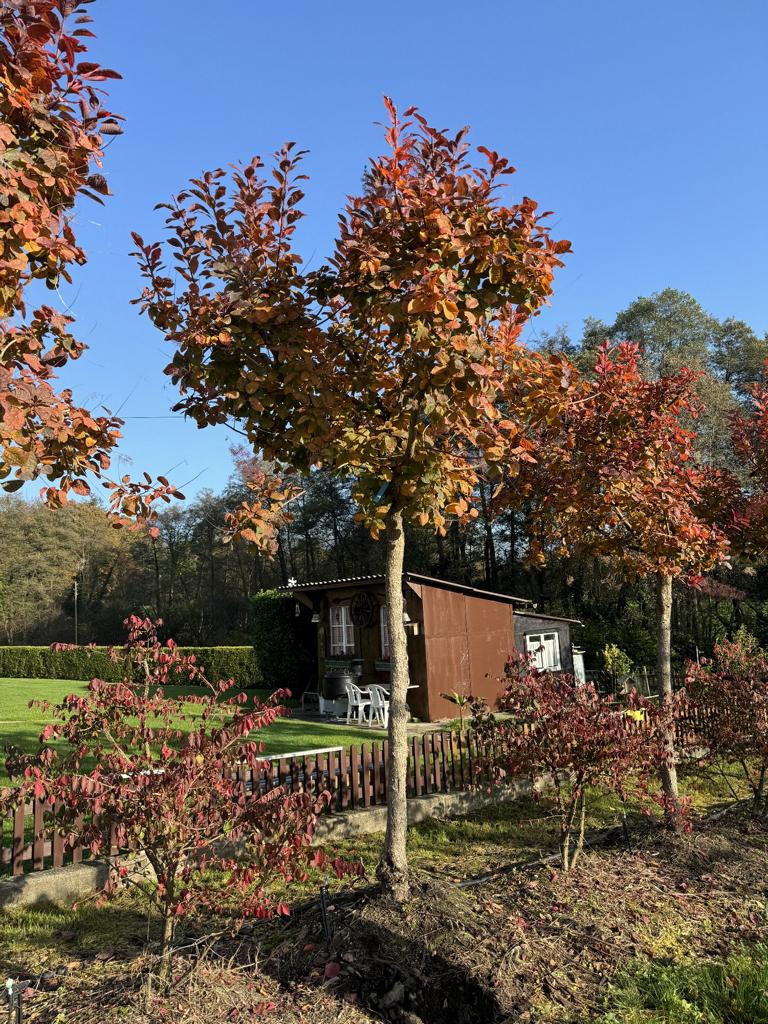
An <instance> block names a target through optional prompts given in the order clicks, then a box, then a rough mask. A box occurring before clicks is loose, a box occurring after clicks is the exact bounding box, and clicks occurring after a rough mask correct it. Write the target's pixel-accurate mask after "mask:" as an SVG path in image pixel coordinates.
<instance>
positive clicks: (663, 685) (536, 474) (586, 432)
mask: <svg viewBox="0 0 768 1024" xmlns="http://www.w3.org/2000/svg"><path fill="white" fill-rule="evenodd" d="M639 357H640V352H639V348H638V346H637V345H635V344H632V343H629V342H623V343H621V344H619V345H616V346H611V345H610V344H609V343H605V344H604V345H603V346H601V348H600V349H599V351H598V354H597V358H596V361H595V364H594V367H593V371H592V373H591V374H590V375H589V376H585V377H584V378H583V379H582V380H581V381H580V383H579V384H578V385H577V386H576V387H575V390H574V398H573V401H572V402H571V404H570V406H569V407H568V408H567V409H566V410H565V412H564V413H563V414H562V415H558V416H556V417H553V418H552V419H550V420H549V421H545V422H543V423H542V425H541V427H540V429H539V435H538V441H539V447H538V449H537V451H538V455H539V461H538V463H536V464H531V465H529V466H527V467H525V470H524V478H523V479H522V480H521V481H519V482H518V484H517V486H516V488H515V493H514V494H512V495H510V496H509V497H510V500H518V499H519V494H520V491H521V490H522V493H523V494H524V495H525V496H526V498H527V500H528V502H529V503H530V508H531V519H532V521H533V523H534V524H535V527H536V531H537V532H536V533H535V534H534V537H533V538H532V542H531V557H532V560H533V561H534V562H536V561H539V562H543V561H544V560H545V559H546V557H547V555H549V554H557V555H563V556H571V555H576V554H579V553H587V554H589V555H591V556H593V557H596V558H599V559H603V560H606V561H608V562H610V563H612V564H613V565H614V566H618V567H619V569H620V570H621V572H622V573H623V574H624V575H625V576H626V577H628V578H630V579H638V578H642V577H646V576H650V577H653V578H654V579H655V586H656V642H657V675H658V688H659V693H660V694H661V696H662V700H663V702H664V703H665V704H667V705H669V704H670V703H671V699H672V667H671V617H672V584H673V580H675V579H684V580H689V581H693V582H694V583H695V582H696V577H697V576H699V575H700V574H702V573H703V572H705V571H708V570H709V569H711V568H712V567H714V566H715V565H717V564H718V563H720V562H722V561H723V560H724V559H725V558H726V555H727V550H728V544H727V541H726V539H725V536H724V534H723V532H722V530H720V529H719V528H718V527H716V526H714V525H712V524H711V523H710V522H709V521H708V520H707V518H705V516H704V514H703V512H702V511H701V510H700V505H701V501H702V490H703V488H704V485H705V483H706V478H705V475H704V474H703V472H702V471H701V470H699V469H697V468H696V467H695V466H694V465H693V462H692V448H693V442H694V435H693V433H692V432H691V431H690V430H687V429H685V427H684V426H683V424H682V419H683V417H684V416H688V417H695V416H696V414H697V412H698V403H697V401H696V398H695V394H694V387H695V383H696V375H695V373H694V372H692V371H690V370H687V369H681V370H679V371H678V372H677V373H675V374H672V375H668V376H663V377H659V378H657V379H654V380H649V379H646V378H645V377H644V376H643V375H642V373H641V371H640V365H639ZM662 784H663V789H664V792H665V794H666V795H667V797H668V800H669V801H670V808H671V809H672V810H673V809H674V807H675V806H676V805H677V800H678V790H677V774H676V769H675V761H674V737H673V734H672V732H671V730H670V731H669V732H668V734H667V758H666V763H665V764H664V765H663V767H662Z"/></svg>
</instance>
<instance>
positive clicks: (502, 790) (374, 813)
mask: <svg viewBox="0 0 768 1024" xmlns="http://www.w3.org/2000/svg"><path fill="white" fill-rule="evenodd" d="M538 786H539V784H538V783H537V788H538ZM530 792H531V784H530V783H529V782H524V781H514V782H509V783H506V784H505V785H503V786H498V787H496V788H495V789H494V790H493V792H491V793H488V792H484V791H480V790H474V791H469V792H467V791H463V790H462V791H459V792H455V793H430V794H429V795H426V796H420V797H411V798H410V799H409V800H408V824H409V825H416V824H418V823H419V822H420V821H426V820H427V818H450V817H462V816H464V815H466V814H471V813H472V812H473V811H477V810H480V809H482V808H484V807H490V806H492V805H493V804H498V803H504V802H508V801H514V800H517V799H519V798H520V797H521V796H525V795H527V794H528V793H530ZM386 827H387V808H386V807H385V806H384V805H382V806H380V807H367V808H365V809H364V810H355V811H345V812H342V813H337V814H323V815H321V816H320V818H319V819H318V823H317V831H316V837H317V839H318V841H320V842H322V841H324V840H330V839H351V838H353V837H354V836H361V835H368V834H370V833H373V832H383V831H384V830H385V829H386ZM129 863H130V865H131V872H132V873H134V874H135V875H136V876H138V875H141V874H144V873H145V872H146V870H147V867H146V860H145V859H144V857H142V856H134V857H131V858H130V861H129ZM109 871H110V865H109V864H108V863H107V862H106V861H103V860H93V861H89V862H88V863H86V864H70V865H69V866H67V867H63V868H49V869H48V870H47V871H33V872H30V873H29V874H26V875H17V876H16V877H15V878H6V879H2V880H0V907H2V908H4V909H7V910H10V909H13V908H16V907H19V908H21V907H30V906H35V905H42V904H45V903H58V904H61V905H63V906H67V905H71V904H73V903H77V902H78V901H79V900H83V899H85V898H87V897H88V896H92V895H93V894H94V893H95V892H98V891H99V890H100V889H103V888H104V886H105V884H106V882H107V880H108V878H109Z"/></svg>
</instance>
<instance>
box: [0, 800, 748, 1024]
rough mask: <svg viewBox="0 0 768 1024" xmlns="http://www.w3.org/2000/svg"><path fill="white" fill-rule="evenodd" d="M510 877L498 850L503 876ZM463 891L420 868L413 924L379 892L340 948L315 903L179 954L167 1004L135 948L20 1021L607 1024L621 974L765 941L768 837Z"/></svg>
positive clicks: (650, 852)
mask: <svg viewBox="0 0 768 1024" xmlns="http://www.w3.org/2000/svg"><path fill="white" fill-rule="evenodd" d="M507 852H508V858H507V862H508V861H512V860H515V859H516V858H518V857H519V851H518V852H517V854H516V852H515V851H514V850H509V851H507ZM486 859H487V858H486ZM504 865H505V860H504V856H503V850H498V849H497V850H496V859H495V864H492V865H491V867H492V868H493V867H495V868H497V869H498V868H500V867H502V866H504ZM465 874H466V872H465V871H464V870H463V867H462V864H461V863H457V862H456V861H452V860H451V858H450V857H445V858H443V863H441V864H440V865H438V866H435V865H434V864H429V865H428V869H424V868H422V869H418V868H417V869H416V870H415V871H414V878H413V891H412V900H411V902H410V903H409V904H408V906H407V908H406V909H405V910H404V911H403V910H401V909H400V908H399V907H397V906H395V905H393V904H392V903H390V902H388V901H387V900H385V899H383V898H382V897H381V896H379V895H378V894H377V893H376V891H375V889H374V888H373V887H371V886H365V885H363V886H362V887H360V888H357V889H352V890H351V891H347V892H341V893H337V894H336V895H335V896H334V897H333V900H334V903H333V904H332V907H333V909H332V910H331V912H330V915H329V917H330V920H331V926H332V931H333V934H332V939H331V941H330V942H327V941H326V940H325V938H324V934H323V928H322V923H321V917H320V912H319V907H318V906H317V904H316V903H314V904H311V905H309V906H307V907H305V908H304V909H299V910H297V911H296V912H295V913H294V914H293V916H292V917H291V919H289V920H288V921H285V920H281V921H274V922H268V923H267V924H264V925H257V926H254V927H252V928H246V929H244V930H243V931H242V932H241V933H240V934H239V935H238V936H235V937H233V936H226V937H223V938H222V939H220V940H219V941H218V942H217V943H216V945H215V946H214V948H212V949H210V950H208V951H206V952H205V953H204V954H201V948H200V947H199V946H197V947H194V948H190V949H188V950H186V951H185V950H180V951H179V954H178V956H177V960H176V978H177V981H176V984H175V988H174V991H173V992H172V993H171V995H170V996H164V997H161V996H160V995H158V994H157V993H156V992H152V991H151V990H150V991H148V990H147V985H146V981H147V977H148V976H149V974H150V972H151V958H149V957H147V956H146V955H137V954H136V952H135V951H134V952H131V950H130V948H128V949H123V950H121V951H119V952H114V953H110V951H107V952H106V955H105V953H104V952H103V951H102V952H101V953H99V954H98V956H96V955H91V956H90V957H89V958H84V959H82V960H80V961H78V960H74V961H71V960H70V966H69V969H68V970H67V971H66V972H65V975H64V976H63V977H59V976H58V975H56V973H55V970H54V974H53V977H52V978H50V979H48V982H47V983H45V984H42V983H41V984H40V988H41V989H45V988H46V987H47V988H48V989H49V991H47V992H44V991H39V992H37V993H35V994H33V993H32V992H30V993H29V998H28V999H27V1000H26V1001H25V1007H26V1016H25V1020H27V1021H31V1022H40V1024H54V1022H56V1024H70V1022H73V1024H74V1022H77V1024H91V1022H93V1024H96V1022H99V1024H113V1022H114V1024H117V1022H118V1021H131V1022H133V1021H136V1022H146V1024H161V1022H167V1021H174V1022H185V1024H214V1022H216V1024H220V1022H228V1021H253V1020H259V1019H262V1018H263V1019H265V1020H268V1021H270V1022H272V1024H298V1022H302V1024H329V1022H331V1021H333V1022H347V1024H362V1022H370V1021H391V1022H394V1024H493V1022H512V1021H520V1022H531V1024H536V1022H541V1024H566V1022H568V1024H576V1022H582V1021H593V1020H598V1019H599V1018H600V1016H601V1014H602V1007H603V1005H604V1000H605V995H606V991H607V988H608V985H609V983H610V981H611V978H612V977H613V976H614V975H615V973H616V971H617V970H618V969H620V968H621V967H623V966H626V965H627V964H630V963H632V962H635V961H639V960H655V961H657V962H658V961H668V962H677V963H679V962H685V961H686V959H690V960H692V961H693V960H697V961H700V960H706V959H710V958H712V959H720V958H722V957H723V956H724V955H725V954H726V953H727V952H728V951H729V950H730V949H732V948H734V947H735V946H737V945H739V944H741V943H745V942H746V943H749V942H752V941H756V940H758V939H764V938H766V937H768V916H767V915H766V894H767V891H766V886H767V885H768V826H766V824H764V823H756V822H754V821H752V820H751V819H750V818H749V816H748V814H747V813H746V811H745V810H744V808H741V807H739V808H734V809H733V810H731V811H730V812H729V813H726V814H724V815H722V816H720V817H719V818H717V819H716V820H711V821H705V822H702V823H700V824H699V825H698V827H697V828H696V830H695V831H694V833H693V834H692V835H690V836H683V837H680V836H675V835H672V834H670V833H668V832H667V831H665V830H664V829H662V828H661V827H659V826H658V825H654V824H652V823H647V824H646V825H645V826H644V827H643V828H642V829H639V828H635V830H634V833H633V839H632V849H629V848H628V847H627V844H626V843H625V842H624V841H623V839H621V838H618V839H614V840H613V841H611V842H609V843H607V844H605V845H604V846H601V847H597V848H594V849H592V850H591V851H590V852H589V853H588V854H587V855H586V856H585V859H584V861H583V863H582V864H581V865H580V866H579V868H578V869H577V870H576V872H575V873H574V874H573V875H570V876H564V875H562V874H561V873H560V872H558V871H557V870H556V869H555V868H552V867H549V866H541V865H538V866H530V865H528V866H523V867H520V868H518V869H516V870H513V871H506V872H503V873H498V874H495V875H493V877H491V878H490V879H488V880H486V881H484V882H483V883H482V884H479V885H470V886H469V887H464V888H462V887H460V885H459V884H458V883H457V879H459V878H461V877H462V876H463V875H465ZM479 874H483V875H484V874H485V872H479ZM9 966H11V967H13V966H15V967H17V968H19V969H22V968H23V967H24V964H21V963H19V964H16V965H9ZM54 967H55V965H54ZM6 973H10V971H9V970H8V967H6Z"/></svg>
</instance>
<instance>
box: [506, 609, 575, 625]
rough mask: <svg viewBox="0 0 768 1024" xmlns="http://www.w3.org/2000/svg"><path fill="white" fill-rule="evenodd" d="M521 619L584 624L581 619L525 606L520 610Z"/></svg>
mask: <svg viewBox="0 0 768 1024" xmlns="http://www.w3.org/2000/svg"><path fill="white" fill-rule="evenodd" d="M519 617H520V618H521V619H552V620H553V621H555V622H575V623H576V625H577V626H583V625H584V623H583V622H582V621H581V619H569V618H568V617H567V616H565V615H544V613H543V612H537V611H536V609H535V608H524V609H523V610H522V611H521V612H519Z"/></svg>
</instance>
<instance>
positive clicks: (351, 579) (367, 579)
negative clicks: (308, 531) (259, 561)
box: [277, 572, 531, 605]
mask: <svg viewBox="0 0 768 1024" xmlns="http://www.w3.org/2000/svg"><path fill="white" fill-rule="evenodd" d="M403 579H404V580H407V581H408V582H409V583H420V584H422V585H424V586H428V587H440V588H442V589H444V590H456V591H459V592H461V593H463V594H471V595H472V596H473V597H481V598H486V599H487V600H489V601H507V602H508V603H509V604H523V605H530V604H531V601H530V600H529V599H528V598H527V597H514V596H513V595H512V594H501V593H499V592H498V591H497V590H481V589H479V588H478V587H470V586H469V585H468V584H466V583H454V582H452V581H451V580H441V579H438V578H437V577H435V576H424V575H423V574H422V573H418V572H404V573H403ZM383 582H384V576H383V574H377V575H371V576H345V577H343V578H340V579H335V580H313V581H312V582H309V583H296V584H294V585H293V586H290V585H289V586H287V587H278V588H277V589H278V590H283V591H286V592H288V593H295V592H297V591H298V592H299V593H304V592H306V591H308V590H331V589H333V588H336V587H347V586H349V585H350V584H355V583H383Z"/></svg>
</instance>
